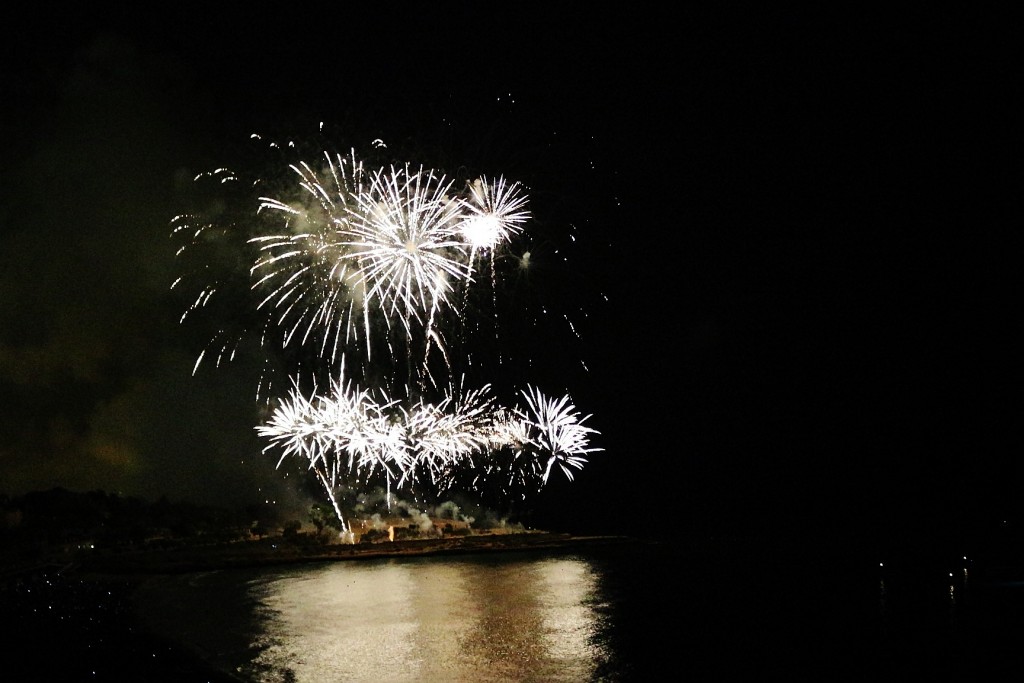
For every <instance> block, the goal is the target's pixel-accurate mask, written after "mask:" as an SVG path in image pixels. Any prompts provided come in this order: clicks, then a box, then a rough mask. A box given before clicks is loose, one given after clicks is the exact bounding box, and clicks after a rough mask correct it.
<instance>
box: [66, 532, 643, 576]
mask: <svg viewBox="0 0 1024 683" xmlns="http://www.w3.org/2000/svg"><path fill="white" fill-rule="evenodd" d="M636 542H638V541H637V540H636V539H633V538H630V537H626V536H574V535H572V534H566V533H552V532H547V531H514V532H480V533H475V534H470V535H464V536H451V537H444V538H414V539H404V540H395V541H380V542H376V543H359V544H343V543H329V544H324V543H322V542H318V541H312V540H310V539H309V538H307V537H301V536H300V537H298V538H296V539H288V538H286V537H282V536H273V537H268V538H263V539H260V540H246V541H238V542H233V543H221V544H214V545H207V546H191V547H177V548H167V549H145V550H138V551H122V552H116V551H113V552H112V551H99V552H91V553H88V554H86V555H83V556H81V557H80V559H79V560H78V561H76V563H75V566H74V571H75V572H76V573H78V574H82V575H85V576H126V575H127V576H131V575H139V576H145V575H147V574H172V573H187V572H194V571H210V570H215V569H227V568H239V567H254V566H268V565H277V564H292V563H302V562H339V561H351V560H361V559H374V558H388V557H416V556H427V555H453V554H471V553H493V552H508V551H525V550H540V549H555V548H559V549H570V548H574V547H582V546H593V545H609V544H624V543H636Z"/></svg>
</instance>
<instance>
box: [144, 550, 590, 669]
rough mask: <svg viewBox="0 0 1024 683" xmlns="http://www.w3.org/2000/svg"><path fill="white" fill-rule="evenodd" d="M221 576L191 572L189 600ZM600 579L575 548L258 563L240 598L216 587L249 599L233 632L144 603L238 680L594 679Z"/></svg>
mask: <svg viewBox="0 0 1024 683" xmlns="http://www.w3.org/2000/svg"><path fill="white" fill-rule="evenodd" d="M236 576H237V575H236ZM224 579H225V576H223V575H220V576H218V575H215V574H209V575H203V576H197V577H193V578H192V580H191V581H192V588H194V589H198V590H197V592H195V593H194V594H193V598H194V599H195V600H196V601H198V602H202V601H204V600H209V599H211V597H212V596H214V595H215V594H218V592H219V589H220V587H221V586H222V585H226V582H225V581H224ZM597 579H598V577H597V575H596V573H595V567H594V566H593V565H592V564H591V563H590V562H589V561H588V560H586V559H582V558H580V557H576V556H564V557H558V556H554V557H536V556H524V557H518V558H517V557H511V558H510V557H503V558H476V559H452V558H446V559H444V560H443V561H439V560H437V559H431V558H405V559H391V560H374V561H359V562H339V563H331V564H325V565H303V566H298V567H291V568H286V569H276V570H269V571H268V570H262V572H261V573H258V574H256V573H253V574H251V575H249V576H248V577H247V579H246V581H245V582H244V583H243V585H244V587H245V590H244V597H242V596H239V595H236V596H235V597H234V598H232V597H230V590H228V591H226V592H225V593H223V594H222V599H223V600H234V601H236V602H243V603H248V607H247V608H246V610H247V613H248V618H245V619H243V621H244V622H245V623H246V624H247V626H246V628H245V629H240V630H237V631H236V632H235V633H234V634H227V633H224V632H220V633H214V632H213V631H215V630H216V628H215V627H214V628H210V627H209V626H207V625H204V624H200V623H197V620H195V619H191V620H190V621H191V623H189V624H187V625H186V624H182V623H178V624H174V623H172V622H173V613H175V612H177V613H178V614H179V615H181V614H184V613H185V608H183V606H182V605H181V604H178V605H169V604H163V605H155V604H154V603H153V602H152V601H151V602H150V603H149V604H150V607H151V608H152V609H151V614H152V613H153V612H158V613H162V614H163V617H162V618H163V619H164V621H163V623H159V624H153V622H152V621H151V625H155V626H156V627H157V629H158V630H160V631H163V632H164V633H171V634H172V635H175V637H176V638H180V639H186V640H188V639H191V640H193V641H198V644H199V648H200V649H201V650H202V651H201V652H200V654H201V655H202V656H203V657H204V658H206V659H207V660H208V661H212V662H214V663H215V664H217V665H218V666H219V667H221V668H224V669H227V670H230V671H233V672H235V673H236V675H241V676H242V677H243V678H244V679H245V680H252V681H266V682H275V683H276V682H278V681H296V682H299V683H301V682H304V681H308V682H318V681H393V682H395V683H398V682H401V681H416V682H423V681H428V682H429V681H453V682H454V681H474V682H476V681H573V682H576V681H587V680H593V679H594V677H595V672H596V671H597V670H598V668H599V667H601V666H602V664H604V663H606V662H607V660H608V656H609V653H608V652H607V651H606V650H607V645H605V644H602V641H601V638H600V637H598V635H599V634H598V631H599V625H600V620H601V616H600V614H599V613H598V611H597V610H598V608H599V607H600V605H601V600H600V596H599V587H598V586H597ZM201 584H206V585H205V586H204V585H201ZM236 585H237V584H236ZM181 592H182V591H181V590H176V591H173V593H174V594H176V595H178V596H179V598H180V595H181ZM203 595H205V596H206V597H202V596H203ZM240 597H241V598H242V599H241V600H239V598H240ZM150 598H151V600H152V599H154V598H155V596H150ZM223 608H224V605H218V607H217V609H216V610H214V611H221V610H223ZM193 609H195V607H194V606H193V607H190V608H187V610H188V611H191V610H193ZM160 618H161V617H160V616H158V615H154V619H157V620H159V619H160ZM175 631H177V633H175ZM243 638H244V639H246V640H247V641H248V642H247V643H246V645H245V646H242V644H241V639H243ZM232 640H233V641H234V642H232Z"/></svg>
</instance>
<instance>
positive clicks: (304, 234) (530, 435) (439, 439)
mask: <svg viewBox="0 0 1024 683" xmlns="http://www.w3.org/2000/svg"><path fill="white" fill-rule="evenodd" d="M289 168H290V170H291V172H292V174H293V178H294V180H295V186H294V189H293V191H292V193H291V194H290V195H287V197H285V196H278V197H272V196H268V195H267V194H261V195H259V196H258V199H257V201H256V203H255V210H254V211H253V213H254V214H255V215H253V214H250V215H249V217H248V218H247V217H246V216H245V215H244V212H243V215H242V216H241V217H234V220H229V221H228V222H227V224H226V225H224V224H221V223H219V222H218V221H207V220H205V219H203V218H201V217H199V216H195V215H183V216H179V217H177V218H175V220H174V221H172V224H173V225H174V229H173V234H174V235H176V236H180V237H187V236H190V237H191V244H189V245H186V246H183V247H181V248H180V249H179V250H178V251H179V256H180V255H181V254H183V253H184V252H185V251H186V250H187V249H189V250H193V251H194V250H196V249H198V250H199V251H200V255H201V256H210V257H215V258H219V259H220V260H222V261H224V262H228V263H230V262H232V261H233V260H237V257H238V255H239V254H238V252H239V251H241V253H242V254H245V255H248V254H250V253H251V254H252V260H251V261H250V263H251V265H250V266H249V268H248V275H249V281H248V284H247V285H246V287H247V289H248V291H249V293H250V294H251V296H253V297H255V299H254V308H255V311H256V312H257V313H259V314H261V315H262V323H261V325H260V327H259V328H258V330H259V339H260V345H261V347H266V345H267V344H273V345H274V346H275V348H276V349H277V350H284V349H286V348H291V347H294V348H297V349H309V350H310V351H312V352H313V353H314V355H315V358H316V360H314V362H313V363H312V365H314V366H315V365H316V363H317V361H319V362H326V363H327V365H328V368H334V369H333V370H331V371H330V373H331V374H335V373H336V374H337V376H338V377H339V379H337V380H332V381H331V383H330V386H329V388H328V390H327V391H326V392H325V393H323V394H320V393H318V392H317V390H315V389H314V391H313V392H312V393H311V394H310V395H309V396H306V395H305V394H304V392H303V391H302V390H300V388H299V385H300V379H299V376H298V375H292V377H291V381H292V388H291V390H290V391H289V392H288V394H287V395H286V396H285V397H283V398H281V399H279V400H278V401H277V404H276V407H275V408H274V410H273V414H272V415H271V417H270V418H269V419H268V420H266V421H265V422H264V424H262V425H259V426H258V427H257V428H256V429H257V433H258V435H259V436H260V437H262V438H264V439H265V440H266V443H267V445H266V448H265V449H264V450H265V451H271V450H277V451H279V452H280V459H279V460H278V467H280V465H281V463H282V462H283V461H284V460H285V459H286V458H288V457H298V458H301V459H303V460H306V461H307V463H308V465H309V469H310V470H312V471H313V472H314V473H315V474H316V477H317V479H318V480H319V481H320V483H321V485H322V487H323V488H324V489H325V490H326V493H327V495H328V497H329V498H330V500H331V503H332V505H333V507H334V510H335V513H336V515H337V516H338V519H339V521H340V522H341V523H342V526H343V527H345V524H346V523H345V520H344V517H343V515H342V512H341V508H340V505H339V502H338V498H337V495H336V493H337V491H338V490H339V487H358V486H368V485H370V484H371V483H373V482H376V481H380V480H381V479H383V480H384V481H385V482H386V484H387V486H388V491H389V495H390V490H391V486H392V483H394V485H396V486H397V487H399V488H402V487H406V488H409V489H410V490H427V491H431V490H432V491H434V492H435V494H436V493H438V492H441V491H446V490H449V489H451V488H453V487H455V486H456V485H468V486H469V488H479V489H480V490H482V487H483V486H484V485H485V482H492V483H493V482H494V481H501V482H503V484H502V485H503V488H504V489H505V490H506V491H511V490H512V488H514V487H516V486H519V487H524V488H527V487H531V486H532V487H534V488H537V489H539V488H540V487H542V486H543V485H544V484H546V483H547V481H548V478H549V476H550V473H551V471H552V469H554V467H555V465H557V466H558V467H559V469H561V471H562V472H563V473H564V474H565V475H566V477H567V478H568V479H570V480H572V478H573V471H574V470H579V469H581V468H582V467H583V465H584V464H585V463H586V462H587V456H588V455H589V454H591V453H594V452H596V451H599V450H601V449H599V448H595V447H592V446H590V438H591V437H592V436H593V435H595V434H597V433H598V432H597V430H595V429H592V428H590V427H588V426H586V425H585V424H584V423H585V421H586V420H587V419H588V418H589V417H590V416H589V415H588V416H586V417H581V416H580V415H579V413H578V412H577V411H576V408H575V406H574V405H573V404H572V402H571V400H570V398H569V397H568V396H567V395H566V396H564V397H562V398H560V399H552V398H548V397H547V396H545V395H544V394H542V393H541V392H540V391H539V390H538V389H536V388H534V387H532V386H530V387H528V388H527V389H526V390H524V391H522V392H520V395H521V396H522V398H523V399H524V400H525V402H526V405H525V407H520V406H515V407H513V408H511V409H509V408H505V407H502V406H499V405H498V404H497V402H496V400H495V399H494V398H493V397H492V396H491V394H490V390H491V386H490V384H487V385H485V386H483V388H480V389H476V390H472V391H466V390H464V388H463V385H462V384H460V385H459V390H458V391H455V390H453V389H448V390H447V391H445V390H442V389H441V387H440V385H439V383H438V381H437V379H436V375H435V373H434V370H432V368H431V366H432V365H433V363H432V362H431V350H432V349H434V348H436V349H437V350H438V352H439V357H440V359H441V362H442V365H443V367H444V368H445V372H446V373H447V377H448V385H449V386H452V371H453V369H454V368H453V365H452V362H453V358H452V354H451V352H450V349H448V348H447V345H446V343H445V335H444V334H443V327H444V326H446V325H457V326H458V327H459V329H462V330H465V329H466V325H467V323H466V317H467V315H466V314H467V305H466V304H467V303H468V296H469V292H470V289H471V286H472V285H474V283H479V282H483V283H486V284H487V285H489V289H490V296H491V301H490V305H491V309H492V310H491V316H492V317H493V321H492V322H493V324H494V328H493V329H494V335H495V339H494V341H495V342H496V348H497V347H498V346H500V345H499V344H497V342H499V341H500V340H499V339H498V338H497V335H498V325H497V315H498V302H497V291H498V268H497V267H496V256H495V255H496V252H497V250H498V249H499V248H502V247H504V246H505V245H509V244H511V242H512V241H513V240H514V239H515V238H516V237H517V236H518V235H520V234H521V233H522V232H523V231H524V229H525V224H526V223H527V221H528V219H529V217H530V213H529V211H527V209H526V205H527V197H526V195H525V193H524V192H523V188H522V186H521V185H520V184H519V183H509V182H507V181H506V180H505V178H504V177H500V176H499V177H498V178H497V179H495V180H491V179H488V178H487V177H486V176H483V177H481V178H479V179H477V180H474V181H472V182H470V183H468V184H467V186H466V188H465V189H464V190H462V192H461V193H459V192H456V191H454V190H453V187H452V186H453V183H452V182H451V181H448V180H446V178H445V176H444V174H442V173H439V172H437V171H434V170H432V169H428V168H425V167H423V166H419V167H413V166H412V165H410V164H405V165H404V166H400V167H395V166H393V165H392V166H390V167H388V168H384V167H381V168H378V169H377V170H376V171H374V172H372V173H371V172H367V171H366V170H365V169H364V167H363V163H362V162H361V161H359V160H358V159H357V158H356V155H355V152H354V151H352V152H351V154H350V155H349V156H347V157H343V156H341V155H337V156H333V157H332V156H331V155H330V154H325V155H324V162H323V164H322V166H321V168H320V170H317V169H315V168H314V167H313V166H312V165H310V164H308V163H306V162H304V161H301V162H297V163H293V164H290V165H289ZM200 177H201V178H205V179H210V180H213V181H215V182H217V183H219V184H221V185H226V184H229V183H231V184H233V185H236V186H244V183H238V182H235V181H238V180H239V176H238V175H237V174H234V173H231V172H230V171H228V170H227V169H217V170H216V171H214V172H211V173H209V174H204V175H202V176H200ZM253 186H254V187H255V186H259V183H258V182H256V183H253ZM250 206H251V204H250ZM250 210H252V209H250ZM261 220H262V222H261ZM268 222H269V223H272V224H273V227H270V226H269V224H268ZM239 226H242V227H239ZM232 257H233V258H232ZM530 257H531V256H530V252H529V251H527V252H524V253H523V256H522V257H521V259H519V266H520V269H521V268H523V267H525V266H526V264H527V263H529V259H530ZM482 266H487V267H488V269H489V273H488V274H489V277H486V278H479V277H477V268H478V267H482ZM200 270H201V271H209V268H208V264H204V268H201V269H200ZM236 280H237V277H236V276H235V275H234V273H233V272H232V271H230V269H229V270H228V273H227V275H224V276H223V277H217V276H215V277H214V278H213V281H212V282H208V283H206V284H205V285H204V286H203V287H202V288H201V289H200V292H199V294H198V295H197V296H196V298H195V300H194V301H193V303H192V305H191V306H190V307H189V308H188V309H187V310H186V312H185V313H184V314H183V315H182V322H183V321H184V320H185V319H186V318H187V317H190V316H191V315H192V314H193V313H195V312H196V311H198V310H200V309H209V308H210V306H211V302H213V301H219V298H220V297H222V296H226V295H227V294H225V292H228V293H232V292H235V291H236V290H237V289H238V282H237V281H236ZM181 282H182V278H179V279H178V280H176V281H175V283H174V284H173V285H172V287H176V286H179V285H180V284H181ZM459 290H461V296H459V297H456V296H455V294H456V292H457V291H459ZM455 298H459V299H460V305H459V306H457V307H456V306H454V305H453V300H454V299H455ZM545 313H546V311H545ZM570 325H571V323H570ZM251 329H256V328H251ZM393 331H399V332H400V335H399V337H397V338H396V337H395V336H394V335H392V334H391V333H392V332H393ZM573 332H575V330H573ZM460 338H461V337H460ZM461 339H462V341H463V342H464V341H465V340H464V338H461ZM236 348H237V341H235V342H234V345H233V342H232V340H231V339H230V338H229V335H228V333H227V332H226V331H224V330H219V331H218V332H217V334H216V335H215V336H214V338H213V339H212V340H211V341H210V343H209V344H208V345H207V348H206V349H204V350H203V351H202V352H201V353H200V354H199V358H198V359H197V361H196V369H197V368H198V367H199V364H200V363H201V362H202V360H203V358H204V357H206V356H207V350H211V349H216V356H217V363H218V364H219V363H220V361H221V360H222V359H223V358H225V357H231V356H233V354H234V353H235V349H236ZM375 349H376V350H377V351H378V355H377V358H379V360H375V359H374V358H375V357H374V351H375ZM381 352H382V353H381ZM346 357H349V358H352V359H353V362H354V363H355V365H356V366H357V367H358V368H360V370H361V374H360V375H359V376H361V377H363V379H364V381H368V382H369V384H368V386H374V387H375V388H373V389H370V388H363V389H360V388H358V387H357V386H356V385H354V384H353V383H352V382H351V381H346V380H344V375H345V372H344V367H345V358H346ZM497 357H498V362H499V364H500V363H501V353H500V350H499V351H498V356H497ZM403 359H404V363H405V367H404V368H403V367H402V366H401V364H402V363H403ZM463 360H465V362H466V363H468V364H469V365H473V364H474V363H473V362H472V356H471V355H469V354H467V355H466V357H465V358H464V359H463ZM371 361H373V362H374V363H376V364H377V365H379V366H380V367H376V366H374V365H372V364H371ZM299 362H300V363H302V362H304V361H299ZM389 364H390V365H389ZM306 365H307V366H309V365H310V364H309V363H306ZM371 368H376V369H374V371H373V372H371ZM388 368H390V369H388ZM357 374H359V373H357ZM402 376H404V377H405V380H404V382H405V386H404V388H402V387H399V386H397V382H398V380H399V377H402ZM382 381H383V384H382V383H381V382H382ZM464 381H465V378H464V377H463V379H462V382H463V383H464ZM315 383H316V379H315V376H314V384H315ZM261 385H262V379H261ZM386 386H391V388H392V389H393V390H394V389H396V388H399V389H402V395H403V396H404V397H406V400H407V402H408V404H407V405H403V404H402V403H400V402H399V401H398V400H393V399H391V398H389V397H388V393H387V391H386V388H385V387H386ZM438 393H441V394H442V396H441V397H440V399H439V400H438V401H436V402H431V401H430V400H429V398H428V394H433V395H436V394H438Z"/></svg>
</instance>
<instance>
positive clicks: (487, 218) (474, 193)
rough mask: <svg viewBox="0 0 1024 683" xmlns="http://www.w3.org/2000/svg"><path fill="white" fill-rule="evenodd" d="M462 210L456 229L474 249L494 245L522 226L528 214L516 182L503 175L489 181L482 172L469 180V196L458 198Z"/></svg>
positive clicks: (528, 216) (520, 187)
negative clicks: (463, 215)
mask: <svg viewBox="0 0 1024 683" xmlns="http://www.w3.org/2000/svg"><path fill="white" fill-rule="evenodd" d="M460 203H461V205H462V208H463V209H464V210H465V212H466V214H465V218H463V220H462V223H461V225H460V226H459V230H460V231H461V233H462V236H463V238H464V239H465V241H466V242H468V243H469V245H470V246H471V247H472V248H473V250H474V251H483V250H487V249H494V248H495V247H496V246H498V245H499V244H501V243H503V242H508V241H509V240H510V239H511V238H512V237H513V236H515V235H517V234H519V233H520V232H522V230H523V226H524V225H525V223H526V221H527V220H529V218H530V212H529V211H527V210H526V204H527V198H526V195H525V194H523V192H522V186H521V185H520V184H519V183H511V184H509V183H507V182H506V181H505V178H504V177H500V176H499V177H498V179H497V180H495V181H490V180H488V179H487V177H486V176H484V177H482V178H478V179H476V180H474V181H473V182H472V183H470V184H469V197H468V199H462V200H461V201H460Z"/></svg>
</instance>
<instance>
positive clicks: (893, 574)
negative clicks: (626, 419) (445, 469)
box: [133, 539, 1024, 683]
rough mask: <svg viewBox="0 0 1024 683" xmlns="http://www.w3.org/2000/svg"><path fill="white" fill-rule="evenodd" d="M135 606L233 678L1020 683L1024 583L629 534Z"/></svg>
mask: <svg viewBox="0 0 1024 683" xmlns="http://www.w3.org/2000/svg"><path fill="white" fill-rule="evenodd" d="M133 605H134V609H135V610H136V611H137V618H138V620H139V623H140V624H141V625H142V626H143V627H144V628H145V629H147V630H148V631H150V632H152V633H154V634H157V635H158V636H159V637H160V638H163V639H166V640H167V641H169V642H174V643H176V644H177V645H178V646H180V647H181V648H184V649H185V650H186V651H188V652H189V653H191V655H193V656H194V657H195V658H196V659H197V660H198V661H202V662H205V663H206V664H207V665H209V666H210V667H211V670H215V671H218V672H221V673H223V674H224V675H225V677H227V678H229V679H230V680H236V681H253V682H256V681H259V682H268V683H270V682H273V683H279V682H280V683H283V682H289V683H291V682H295V683H327V682H336V681H366V682H391V683H403V682H409V683H431V682H435V681H436V682H438V683H458V682H466V683H488V682H495V683H496V682H506V681H523V682H530V681H535V682H537V683H548V682H559V681H561V682H566V683H578V682H584V681H668V680H673V681H675V680H679V681H694V680H697V681H725V680H762V679H767V678H769V677H771V678H774V677H777V676H785V677H788V678H789V679H790V680H792V679H794V678H795V679H797V680H814V681H842V680H857V681H888V680H891V681H897V680H898V681H905V680H919V679H925V678H926V679H929V680H958V681H964V680H1017V679H1018V678H1019V676H1020V675H1024V571H1020V570H1019V569H1017V568H1015V567H1013V566H1004V565H999V566H996V565H995V564H994V563H990V564H985V563H979V562H978V561H977V560H976V559H975V558H972V557H969V556H967V555H962V556H960V555H953V554H951V553H948V554H942V555H941V556H939V555H936V556H935V557H913V558H889V561H888V562H887V558H880V557H877V556H871V555H870V554H869V553H864V552H860V551H857V552H849V553H847V552H835V549H823V550H822V552H820V553H817V552H815V549H814V548H813V547H804V548H800V549H796V548H794V549H789V548H775V549H766V548H763V547H758V548H756V549H754V548H750V547H748V546H746V545H744V544H743V542H742V541H725V542H722V543H719V544H717V545H714V546H705V547H701V548H699V549H696V548H693V547H690V546H687V545H683V544H678V543H667V542H656V541H649V540H636V539H623V540H621V541H620V542H609V543H597V544H587V545H582V546H579V547H572V546H570V547H562V548H546V549H528V550H515V551H503V552H489V553H481V554H473V555H457V556H456V555H448V556H422V557H389V558H375V559H362V560H358V561H335V562H326V563H324V562H317V563H304V564H294V565H287V566H273V567H262V568H245V569H222V570H217V571H203V572H193V573H188V574H177V575H168V576H158V577H153V578H151V579H148V580H146V581H145V582H144V583H143V584H142V585H141V586H140V587H139V588H138V589H137V590H136V592H135V594H134V596H133Z"/></svg>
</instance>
